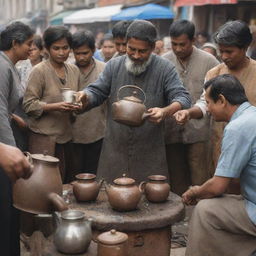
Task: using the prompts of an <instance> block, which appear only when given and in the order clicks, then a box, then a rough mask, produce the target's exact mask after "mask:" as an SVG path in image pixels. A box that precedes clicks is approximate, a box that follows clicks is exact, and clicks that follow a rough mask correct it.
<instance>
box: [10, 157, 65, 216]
mask: <svg viewBox="0 0 256 256" xmlns="http://www.w3.org/2000/svg"><path fill="white" fill-rule="evenodd" d="M27 155H28V156H29V159H30V162H31V164H32V166H33V167H32V169H33V173H32V175H31V176H30V177H29V179H27V180H24V179H18V180H17V181H16V182H15V183H14V185H13V202H14V206H15V207H16V208H18V209H20V210H23V211H25V212H30V213H35V214H38V213H50V212H53V211H56V210H58V211H63V210H66V209H68V205H67V204H66V203H65V201H64V200H63V198H62V197H61V195H62V181H61V176H60V171H59V167H58V164H59V159H58V158H56V157H52V156H48V155H42V154H29V153H27Z"/></svg>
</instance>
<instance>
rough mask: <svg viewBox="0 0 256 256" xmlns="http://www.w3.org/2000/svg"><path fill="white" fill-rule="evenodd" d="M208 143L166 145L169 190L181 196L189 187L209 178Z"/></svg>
mask: <svg viewBox="0 0 256 256" xmlns="http://www.w3.org/2000/svg"><path fill="white" fill-rule="evenodd" d="M208 149H209V147H208V142H198V143H193V144H182V143H175V144H169V145H166V159H167V164H168V171H169V177H170V185H171V190H172V191H173V192H174V193H176V194H178V195H182V194H183V193H184V192H185V191H186V190H187V189H188V187H189V186H190V185H201V184H203V183H204V182H205V181H206V180H207V179H209V178H210V177H211V176H210V172H211V171H210V170H211V169H212V168H211V167H210V166H209V150H208Z"/></svg>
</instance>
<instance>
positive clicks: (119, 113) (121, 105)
mask: <svg viewBox="0 0 256 256" xmlns="http://www.w3.org/2000/svg"><path fill="white" fill-rule="evenodd" d="M124 88H134V89H136V90H137V91H140V92H142V94H143V96H144V102H143V101H142V100H140V99H139V98H138V96H137V91H136V90H134V91H133V95H132V96H128V97H124V98H122V99H121V100H120V98H119V94H120V91H121V90H123V89H124ZM145 101H146V94H145V92H144V91H143V90H142V89H141V88H140V87H138V86H135V85H125V86H122V87H120V88H119V90H118V93H117V102H114V103H113V104H112V115H113V120H115V121H117V122H119V123H121V124H126V125H130V126H140V125H142V124H143V123H144V121H145V118H146V117H148V116H150V113H146V106H145V105H144V103H145Z"/></svg>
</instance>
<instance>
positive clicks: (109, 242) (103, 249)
mask: <svg viewBox="0 0 256 256" xmlns="http://www.w3.org/2000/svg"><path fill="white" fill-rule="evenodd" d="M127 241H128V235H127V234H125V233H122V232H118V231H116V230H115V229H112V230H110V231H108V232H104V233H102V234H100V235H99V236H98V237H97V242H98V251H97V256H106V255H107V256H128V253H127Z"/></svg>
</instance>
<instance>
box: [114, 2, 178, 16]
mask: <svg viewBox="0 0 256 256" xmlns="http://www.w3.org/2000/svg"><path fill="white" fill-rule="evenodd" d="M173 17H174V15H173V13H172V12H171V10H170V9H169V8H167V7H163V6H161V5H158V4H145V5H141V6H136V7H130V8H127V9H123V10H122V11H121V12H120V13H118V14H116V15H114V16H112V18H111V20H135V19H143V20H153V19H172V18H173Z"/></svg>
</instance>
